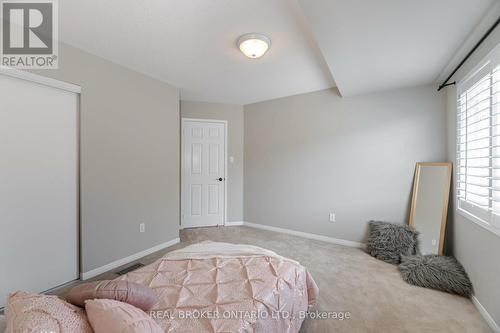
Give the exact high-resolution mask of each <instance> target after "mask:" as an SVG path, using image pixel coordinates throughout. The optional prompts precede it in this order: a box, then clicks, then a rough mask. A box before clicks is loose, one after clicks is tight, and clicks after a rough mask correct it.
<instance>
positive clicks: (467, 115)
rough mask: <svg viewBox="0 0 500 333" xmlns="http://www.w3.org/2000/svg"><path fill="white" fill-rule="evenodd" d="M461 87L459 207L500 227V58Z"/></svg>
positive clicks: (486, 222)
mask: <svg viewBox="0 0 500 333" xmlns="http://www.w3.org/2000/svg"><path fill="white" fill-rule="evenodd" d="M496 54H497V53H493V58H492V57H491V55H490V59H489V60H488V61H487V62H486V64H484V65H483V66H482V67H481V68H480V69H479V70H477V71H476V72H475V73H474V74H473V75H471V76H470V77H469V78H468V79H467V80H465V81H464V82H462V83H460V84H459V86H458V96H457V110H458V114H457V168H456V169H457V170H456V171H457V191H456V193H457V200H458V208H459V209H461V210H463V211H465V212H466V213H468V214H470V215H472V217H474V218H475V219H477V220H479V222H481V223H484V224H485V225H486V226H488V227H491V228H495V229H498V230H500V66H499V65H500V61H498V60H500V57H498V56H496Z"/></svg>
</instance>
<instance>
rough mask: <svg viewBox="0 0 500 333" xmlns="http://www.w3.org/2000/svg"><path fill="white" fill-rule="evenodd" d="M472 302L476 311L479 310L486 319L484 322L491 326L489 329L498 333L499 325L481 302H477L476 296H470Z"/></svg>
mask: <svg viewBox="0 0 500 333" xmlns="http://www.w3.org/2000/svg"><path fill="white" fill-rule="evenodd" d="M472 303H474V305H475V306H476V309H477V311H479V313H480V314H481V316H482V317H483V319H484V320H485V321H486V323H488V326H489V327H490V328H491V330H492V331H493V332H494V333H500V327H499V326H498V324H497V323H496V322H495V320H493V317H491V315H490V314H489V313H488V311H486V309H485V308H484V306H483V305H482V304H481V303H479V300H478V299H477V298H476V296H472Z"/></svg>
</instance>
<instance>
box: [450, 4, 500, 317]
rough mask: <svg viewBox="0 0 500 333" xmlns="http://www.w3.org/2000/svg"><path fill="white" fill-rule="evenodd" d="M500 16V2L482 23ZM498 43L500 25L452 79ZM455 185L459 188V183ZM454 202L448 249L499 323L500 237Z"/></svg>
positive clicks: (453, 152) (452, 111) (453, 141)
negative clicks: (459, 208) (464, 213)
mask: <svg viewBox="0 0 500 333" xmlns="http://www.w3.org/2000/svg"><path fill="white" fill-rule="evenodd" d="M499 16H500V5H497V6H496V7H494V8H493V9H492V11H491V12H490V18H489V20H488V18H487V20H486V21H484V22H483V23H484V24H483V25H484V27H485V28H488V27H489V26H491V24H492V20H494V19H496V18H498V17H499ZM483 30H484V29H483ZM481 34H482V32H481ZM481 34H480V35H481ZM476 40H477V39H476ZM498 44H500V28H497V29H496V30H495V31H494V32H493V34H492V35H491V36H490V37H489V38H488V39H487V40H486V41H485V42H484V43H483V44H482V45H481V47H480V48H479V49H478V50H477V51H476V52H475V53H474V55H473V56H472V57H471V58H470V59H469V60H468V61H467V62H466V63H465V65H464V66H463V67H462V68H461V69H460V71H459V72H458V73H457V74H456V75H455V76H454V77H453V78H452V80H451V81H453V80H457V81H460V80H461V79H463V78H464V77H465V76H466V75H467V74H468V73H469V72H470V71H471V70H472V69H473V68H474V67H475V66H476V65H477V64H478V63H479V62H480V61H481V59H482V58H483V57H485V56H486V55H487V54H488V53H489V52H490V51H491V50H492V49H493V48H494V47H495V46H496V45H498ZM443 93H444V94H446V95H447V117H448V120H447V125H448V126H447V128H448V130H447V137H448V147H447V148H448V149H447V154H448V160H449V161H451V162H453V163H454V164H455V162H456V113H457V108H456V106H457V100H456V89H455V87H453V86H450V87H448V88H446V91H444V92H443ZM453 183H455V179H454V181H453ZM453 188H456V184H455V185H454V186H453ZM451 205H452V206H451V209H452V210H451V212H452V214H450V215H451V218H450V220H449V222H448V227H447V229H448V230H447V234H448V235H447V240H448V241H449V244H448V246H447V248H448V250H449V252H450V254H453V255H454V256H455V257H456V258H457V259H458V260H459V261H460V262H461V263H462V264H463V265H464V267H465V269H466V271H467V273H468V274H469V277H470V278H471V280H472V283H473V285H474V289H475V296H476V297H477V299H478V300H479V302H480V303H481V304H482V305H483V306H484V307H485V308H486V310H487V311H488V313H489V314H490V315H491V316H492V318H493V319H494V320H495V322H496V323H497V325H500V261H499V259H498V254H499V253H500V236H498V235H495V234H493V233H492V232H490V231H488V230H486V229H484V228H482V227H480V226H479V225H477V224H475V223H474V222H472V221H470V220H469V219H467V218H465V217H463V216H462V215H460V214H458V213H457V212H456V210H455V196H454V193H453V196H452V200H451Z"/></svg>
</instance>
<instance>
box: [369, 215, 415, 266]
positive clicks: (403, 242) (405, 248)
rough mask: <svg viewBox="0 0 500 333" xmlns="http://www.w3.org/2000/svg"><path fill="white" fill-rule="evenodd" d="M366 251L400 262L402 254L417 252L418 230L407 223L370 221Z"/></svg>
mask: <svg viewBox="0 0 500 333" xmlns="http://www.w3.org/2000/svg"><path fill="white" fill-rule="evenodd" d="M369 226H370V234H369V236H368V240H367V242H366V251H367V252H368V253H369V254H370V255H372V256H373V257H375V258H377V259H380V260H383V261H385V262H388V263H391V264H399V262H400V261H401V258H400V257H401V255H412V254H416V253H417V239H418V232H417V231H416V230H415V229H413V228H410V227H408V226H406V225H401V224H394V223H388V222H377V221H370V222H369Z"/></svg>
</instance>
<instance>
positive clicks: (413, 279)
mask: <svg viewBox="0 0 500 333" xmlns="http://www.w3.org/2000/svg"><path fill="white" fill-rule="evenodd" d="M399 270H400V272H401V276H402V277H403V280H405V281H406V282H408V283H410V284H413V285H416V286H419V287H425V288H432V289H437V290H441V291H445V292H448V293H453V294H458V295H461V296H464V297H471V296H472V293H473V288H472V283H471V282H470V280H469V277H468V276H467V273H466V272H465V269H464V268H463V266H462V265H461V264H460V263H459V262H458V261H457V260H456V259H455V258H453V257H445V256H438V255H435V254H430V255H425V256H422V255H417V256H402V257H401V265H399Z"/></svg>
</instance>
